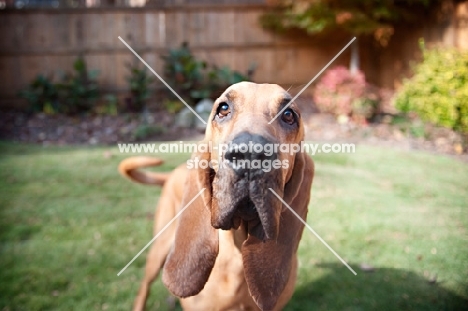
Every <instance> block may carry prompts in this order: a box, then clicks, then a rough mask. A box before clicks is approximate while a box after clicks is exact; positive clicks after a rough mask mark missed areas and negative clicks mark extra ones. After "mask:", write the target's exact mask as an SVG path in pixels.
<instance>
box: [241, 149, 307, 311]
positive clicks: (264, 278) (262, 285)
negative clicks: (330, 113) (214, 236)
mask: <svg viewBox="0 0 468 311" xmlns="http://www.w3.org/2000/svg"><path fill="white" fill-rule="evenodd" d="M294 162H295V163H294V168H293V172H292V176H291V178H290V180H289V181H288V182H287V183H286V185H285V189H284V197H283V199H284V201H285V202H286V203H288V205H289V206H290V207H291V208H293V209H294V211H295V212H296V213H297V214H298V215H299V216H301V217H302V219H304V220H305V219H306V216H307V205H308V204H309V199H310V188H311V186H312V179H313V176H314V163H313V161H312V159H311V158H310V157H309V155H307V154H305V153H298V154H297V155H296V157H295V161H294ZM268 195H272V196H273V195H274V194H273V193H269V194H268ZM276 199H278V198H276ZM303 229H304V225H303V224H302V223H301V222H300V221H299V219H297V217H296V216H295V215H294V214H293V213H292V212H291V211H290V210H289V209H288V208H286V209H283V212H282V214H281V222H280V228H279V235H278V238H277V240H267V241H265V242H262V241H261V240H259V239H257V238H256V237H254V236H251V235H249V237H248V238H247V240H246V241H245V242H244V244H243V245H242V257H243V261H244V269H245V278H246V280H247V284H248V287H249V291H250V294H251V296H252V297H253V299H254V301H255V303H256V304H257V305H258V306H259V307H260V309H262V310H273V309H274V308H275V306H276V304H277V302H278V299H279V297H280V295H281V293H282V292H283V290H284V288H285V286H286V284H287V283H288V281H289V275H290V271H291V267H292V266H293V264H294V260H295V256H294V255H295V253H296V252H297V247H298V245H299V240H300V238H301V235H302V230H303ZM294 277H295V276H294Z"/></svg>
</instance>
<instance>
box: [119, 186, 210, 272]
mask: <svg viewBox="0 0 468 311" xmlns="http://www.w3.org/2000/svg"><path fill="white" fill-rule="evenodd" d="M205 189H206V188H203V189H202V190H200V192H198V194H197V195H196V196H195V197H193V199H192V200H190V202H188V203H187V205H185V206H184V207H183V208H182V209H181V210H180V212H178V213H177V215H175V216H174V218H172V219H171V221H169V222H168V223H167V224H166V225H165V226H164V228H162V229H161V231H159V232H158V234H156V235H155V236H154V238H152V239H151V241H149V242H148V244H146V245H145V247H143V248H142V250H141V251H140V252H139V253H138V254H136V255H135V257H133V259H132V260H130V262H129V263H128V264H127V265H126V266H125V267H124V268H123V269H122V270H120V272H119V273H117V276H120V275H121V274H122V272H124V271H125V269H127V268H128V266H130V265H131V264H132V262H134V261H135V259H137V258H138V256H140V255H141V253H143V252H144V251H145V249H147V248H148V246H150V245H151V243H153V242H154V240H156V239H157V238H158V237H159V236H160V235H161V234H162V233H163V232H164V231H165V230H166V229H167V228H168V227H169V226H170V225H171V224H172V223H173V222H174V220H176V219H177V218H178V217H179V216H180V215H182V213H183V212H184V211H185V210H186V209H187V207H189V206H190V204H192V203H193V201H195V199H196V198H198V197H199V196H200V195H201V194H202V192H203V191H205Z"/></svg>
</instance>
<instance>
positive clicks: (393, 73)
mask: <svg viewBox="0 0 468 311" xmlns="http://www.w3.org/2000/svg"><path fill="white" fill-rule="evenodd" d="M467 7H468V6H467V5H466V3H465V4H462V5H461V6H460V8H459V9H458V10H457V12H458V13H457V14H456V15H455V17H454V18H453V19H451V20H450V21H449V22H448V23H445V24H442V25H429V26H428V25H425V26H421V27H419V28H417V29H410V30H408V29H398V28H397V29H396V33H395V35H394V37H393V38H392V40H391V41H390V45H389V46H388V47H387V48H386V49H382V48H380V47H378V46H377V45H376V44H375V42H373V40H372V39H366V40H361V41H360V42H359V45H360V53H361V65H362V68H363V70H364V71H365V72H366V75H367V77H368V79H370V81H371V82H374V83H377V84H379V85H382V86H387V87H394V85H395V84H396V83H397V82H398V80H399V79H400V78H401V77H402V74H403V73H404V72H405V71H407V69H408V68H409V67H408V66H409V65H408V64H409V63H410V61H411V60H412V59H415V57H417V54H418V53H417V52H418V44H417V41H418V40H417V39H418V38H419V37H426V38H427V40H429V41H433V42H442V43H445V44H447V45H455V46H457V45H458V46H461V47H464V48H467V46H466V44H467V43H466V42H468V34H467V30H466V16H468V14H467V12H466V11H467ZM264 10H265V6H264V5H205V6H183V7H182V6H178V7H166V8H150V7H148V8H95V9H56V10H24V11H20V10H5V11H3V12H0V21H1V22H0V38H1V40H0V81H1V83H0V105H1V106H10V105H17V104H18V100H17V96H16V94H17V92H18V91H19V90H20V89H21V88H24V87H25V86H26V85H27V84H28V83H30V82H31V81H32V80H33V79H34V77H35V76H36V75H37V74H39V73H42V74H46V75H57V72H59V71H71V70H72V64H73V61H74V60H75V59H76V57H77V56H78V55H83V56H84V57H85V59H86V61H87V63H88V68H90V69H98V70H99V71H100V76H99V82H100V84H101V86H102V87H103V88H104V89H105V90H107V91H113V92H120V93H122V92H125V91H126V90H127V88H128V87H127V83H126V77H127V76H128V74H129V72H128V68H127V66H126V64H128V63H131V62H133V61H135V57H134V56H133V55H132V53H131V52H130V51H129V50H128V49H127V48H126V47H125V46H124V45H123V44H122V42H121V41H120V40H119V39H118V36H121V37H122V38H123V39H124V40H125V41H126V42H127V43H128V44H129V45H130V46H132V47H133V48H134V49H135V51H137V52H138V53H140V55H141V56H142V57H143V58H144V59H145V60H146V61H147V63H148V64H149V65H150V66H152V67H153V68H154V69H155V70H156V71H157V72H159V73H161V72H162V60H161V58H160V56H161V55H162V54H163V53H165V52H167V50H168V49H170V48H175V47H178V46H180V45H181V43H182V42H184V41H185V42H188V43H189V44H190V47H191V49H192V50H193V52H194V54H195V55H196V56H198V57H200V58H201V59H204V60H206V61H207V62H208V63H213V64H217V65H227V66H229V67H231V68H233V69H236V70H239V71H243V72H245V71H246V70H247V68H248V67H249V65H250V64H251V63H256V64H257V65H258V67H257V71H256V73H255V76H254V80H255V81H257V82H274V83H279V84H282V85H285V86H287V87H289V86H290V85H295V86H299V85H303V84H305V83H307V82H308V81H309V80H310V79H311V78H312V77H313V76H314V75H315V74H316V73H317V72H318V71H320V69H321V68H322V67H323V66H324V65H325V64H326V63H327V62H328V61H329V60H330V59H331V58H332V57H333V56H334V55H335V54H336V53H337V52H338V51H339V50H340V49H341V48H342V47H343V46H344V45H345V44H346V43H347V42H348V41H349V40H350V39H351V38H350V37H349V36H346V35H339V34H337V35H336V36H335V35H333V36H329V37H327V38H325V39H324V38H321V39H311V38H310V37H306V36H303V35H298V34H291V33H289V34H287V35H277V34H273V33H271V32H268V31H265V30H263V29H262V28H261V27H260V25H259V23H258V19H259V16H260V14H261V13H262V12H264ZM348 60H349V50H348V51H346V52H345V53H343V55H342V56H341V57H340V58H339V59H337V61H336V62H335V63H334V65H337V64H342V65H347V63H348Z"/></svg>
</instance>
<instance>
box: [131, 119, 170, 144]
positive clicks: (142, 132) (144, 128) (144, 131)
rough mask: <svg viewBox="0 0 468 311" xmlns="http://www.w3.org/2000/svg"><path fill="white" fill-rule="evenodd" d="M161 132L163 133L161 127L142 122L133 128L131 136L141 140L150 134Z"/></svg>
mask: <svg viewBox="0 0 468 311" xmlns="http://www.w3.org/2000/svg"><path fill="white" fill-rule="evenodd" d="M161 133H164V128H163V127H161V126H158V125H150V124H146V123H143V124H142V125H140V126H138V127H137V128H136V129H135V131H134V132H133V137H134V139H136V140H142V139H145V138H148V137H149V136H151V135H157V134H161Z"/></svg>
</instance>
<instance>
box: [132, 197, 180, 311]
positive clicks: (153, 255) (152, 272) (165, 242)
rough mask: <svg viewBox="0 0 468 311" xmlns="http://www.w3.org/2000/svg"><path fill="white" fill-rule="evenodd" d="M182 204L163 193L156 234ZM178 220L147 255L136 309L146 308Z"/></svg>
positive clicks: (134, 308) (156, 223) (160, 237)
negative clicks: (151, 286)
mask: <svg viewBox="0 0 468 311" xmlns="http://www.w3.org/2000/svg"><path fill="white" fill-rule="evenodd" d="M178 204H180V203H179V202H178V200H175V199H174V196H171V195H167V194H164V193H163V194H162V195H161V198H160V200H159V204H158V208H157V210H156V214H155V226H154V229H155V230H154V234H155V235H156V234H158V233H159V232H160V231H161V230H162V229H163V228H164V226H166V224H167V223H168V222H169V221H171V219H172V218H173V217H174V216H175V215H176V206H178ZM176 227H177V221H175V222H174V223H172V224H171V225H170V226H169V227H168V228H167V229H166V230H165V231H164V232H163V233H162V234H161V235H160V236H159V237H158V238H157V239H156V240H155V241H154V243H153V245H152V246H151V248H150V251H149V253H148V255H147V257H146V268H145V276H144V278H143V281H142V282H141V285H140V289H139V290H138V295H137V297H136V299H135V302H134V304H133V310H134V311H142V310H144V309H145V304H146V299H147V297H148V294H149V290H150V285H151V283H152V282H153V281H154V280H155V279H156V277H157V276H158V274H159V271H160V270H161V268H162V266H163V265H164V261H165V260H166V257H167V254H168V253H169V250H170V248H171V245H172V243H173V241H174V237H175V232H176Z"/></svg>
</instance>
